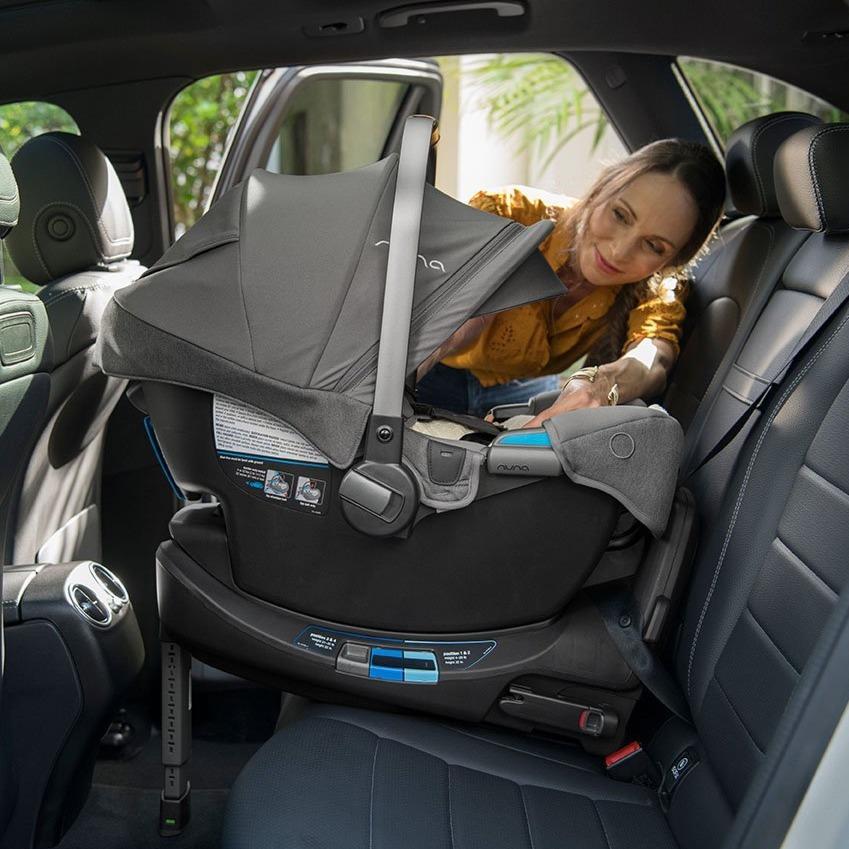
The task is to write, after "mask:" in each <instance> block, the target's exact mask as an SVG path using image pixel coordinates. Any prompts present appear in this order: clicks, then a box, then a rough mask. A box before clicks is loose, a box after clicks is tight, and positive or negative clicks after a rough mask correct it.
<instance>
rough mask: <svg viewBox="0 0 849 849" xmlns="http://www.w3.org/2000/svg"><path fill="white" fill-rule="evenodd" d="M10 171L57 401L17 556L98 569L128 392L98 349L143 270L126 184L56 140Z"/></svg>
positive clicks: (26, 270)
mask: <svg viewBox="0 0 849 849" xmlns="http://www.w3.org/2000/svg"><path fill="white" fill-rule="evenodd" d="M12 169H13V171H14V174H15V177H16V179H17V181H18V186H19V189H20V193H21V211H20V219H19V223H18V227H17V228H16V229H15V230H14V231H13V232H12V234H11V235H10V237H9V238H8V240H7V245H8V249H9V253H10V255H11V256H12V259H13V260H14V262H15V264H16V265H17V267H18V269H19V270H20V272H21V274H23V275H24V276H25V277H26V278H27V279H29V280H30V281H32V282H33V283H35V284H37V285H38V286H40V287H41V289H40V291H39V293H38V297H39V299H40V301H41V302H42V303H43V305H44V307H45V309H46V311H47V318H48V321H49V338H48V343H47V352H46V355H45V358H46V364H47V365H46V370H47V371H48V372H49V376H50V394H49V401H48V404H47V409H46V411H45V416H44V417H43V418H42V419H41V420H40V421H39V422H38V424H36V425H35V427H36V428H37V432H38V438H37V441H36V444H35V446H34V448H33V449H32V451H31V453H30V454H29V457H28V459H27V465H26V471H25V473H24V476H23V481H22V484H21V486H20V491H19V494H18V496H17V503H16V504H15V505H14V509H13V512H14V532H13V539H11V540H10V539H7V540H6V549H7V557H8V556H10V558H11V562H13V563H25V562H38V561H42V562H44V561H57V560H65V561H67V560H75V559H83V558H90V559H94V560H97V559H99V557H100V547H101V543H100V539H101V537H100V518H99V506H98V505H99V499H100V494H99V489H100V468H101V461H102V453H103V442H104V438H105V428H106V423H107V420H108V418H109V415H110V413H111V412H112V410H113V409H114V407H115V405H116V404H117V402H118V400H119V398H120V396H121V393H122V392H123V390H124V388H125V383H124V382H123V381H121V380H116V379H114V378H109V377H106V376H105V375H104V374H103V373H102V372H101V371H100V370H99V369H98V368H97V367H96V366H95V364H94V363H93V361H92V353H93V345H94V342H95V340H96V338H97V334H98V331H99V327H100V319H101V315H102V313H103V310H104V308H105V306H106V304H107V303H108V301H109V299H110V298H111V297H112V293H113V292H115V291H116V290H117V289H119V288H121V287H122V286H125V285H126V284H128V283H130V282H132V281H133V280H135V278H136V277H138V276H139V274H141V273H142V271H143V270H144V268H143V267H142V266H140V265H139V264H138V263H137V262H135V261H133V260H130V259H128V257H129V256H130V253H131V252H132V249H133V222H132V217H131V215H130V210H129V207H128V205H127V201H126V198H125V196H124V192H123V189H122V187H121V183H120V180H119V179H118V176H117V174H116V173H115V170H114V168H113V167H112V165H111V163H110V162H109V160H108V159H107V158H106V157H105V156H104V154H103V153H102V152H101V151H100V150H99V148H98V147H97V146H96V145H94V144H93V143H92V142H90V141H88V140H86V139H84V138H81V137H80V136H75V135H71V134H69V133H58V132H56V133H46V134H44V135H41V136H37V137H36V138H33V139H31V140H30V141H28V142H27V143H26V144H24V145H23V147H21V149H20V150H19V151H18V152H17V154H16V155H15V157H14V159H13V160H12ZM31 426H32V425H31Z"/></svg>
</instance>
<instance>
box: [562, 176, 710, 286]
mask: <svg viewBox="0 0 849 849" xmlns="http://www.w3.org/2000/svg"><path fill="white" fill-rule="evenodd" d="M697 217H698V210H697V209H696V204H695V201H694V200H693V198H692V196H691V195H690V193H689V191H687V189H686V188H685V186H684V185H683V183H681V182H680V181H679V180H678V178H677V177H675V176H673V175H671V174H659V173H656V172H649V173H648V174H643V175H641V176H639V177H637V178H635V179H634V180H632V181H631V182H630V183H628V185H627V186H625V188H624V189H622V191H620V192H619V193H617V194H615V195H614V196H613V197H611V198H609V199H608V200H606V201H604V202H603V203H599V204H597V205H596V206H595V208H594V209H592V211H591V212H590V216H589V219H588V220H587V225H586V227H585V229H584V232H583V233H582V234H581V239H580V243H579V246H578V256H577V259H578V267H579V269H580V272H581V274H582V275H583V277H584V278H585V279H586V280H587V282H589V283H592V285H593V286H618V285H620V284H622V283H636V282H637V281H639V280H645V279H646V278H647V277H650V276H651V275H652V274H654V273H655V272H656V271H659V270H660V269H662V268H667V267H670V266H671V265H672V263H673V260H674V259H675V257H676V256H677V254H678V252H679V251H680V250H681V248H682V247H683V246H684V245H685V244H686V243H687V242H688V241H689V239H690V236H691V234H692V232H693V228H694V227H695V226H696V220H697Z"/></svg>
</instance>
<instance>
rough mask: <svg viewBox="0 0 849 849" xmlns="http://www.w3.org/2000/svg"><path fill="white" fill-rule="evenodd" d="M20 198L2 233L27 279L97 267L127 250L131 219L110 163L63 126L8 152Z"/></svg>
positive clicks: (41, 281)
mask: <svg viewBox="0 0 849 849" xmlns="http://www.w3.org/2000/svg"><path fill="white" fill-rule="evenodd" d="M12 169H13V171H14V172H15V177H16V179H17V181H18V187H19V189H20V193H21V198H22V203H21V211H20V216H19V220H18V226H17V227H16V228H15V229H14V230H13V231H12V233H11V234H10V235H9V238H8V240H7V245H8V247H9V253H10V254H11V256H12V259H13V260H14V262H15V265H17V266H18V269H19V270H20V272H21V274H23V275H24V276H25V277H26V278H28V279H29V280H31V281H32V282H33V283H38V284H39V285H44V284H45V283H49V282H50V281H51V280H56V279H57V278H59V277H65V276H66V275H68V274H74V273H75V272H78V271H86V270H88V269H93V268H102V267H104V266H107V265H109V264H110V263H113V262H116V261H118V260H122V259H125V258H126V257H128V256H129V255H130V252H131V251H132V249H133V219H132V217H131V216H130V209H129V207H128V206H127V199H126V197H125V196H124V190H123V189H122V188H121V182H120V180H119V179H118V175H117V174H116V173H115V169H114V168H113V167H112V163H110V162H109V160H108V159H107V158H106V157H105V156H104V155H103V152H102V151H101V150H100V148H98V147H97V145H95V144H92V143H91V142H90V141H88V140H86V139H84V138H81V137H80V136H75V135H72V134H70V133H45V134H44V135H41V136H36V137H35V138H33V139H30V140H29V141H28V142H27V143H26V144H25V145H24V146H23V147H22V148H21V149H20V150H19V151H18V152H17V153H16V154H15V156H14V157H13V158H12Z"/></svg>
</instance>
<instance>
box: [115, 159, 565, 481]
mask: <svg viewBox="0 0 849 849" xmlns="http://www.w3.org/2000/svg"><path fill="white" fill-rule="evenodd" d="M397 168H398V157H397V156H396V155H392V156H389V157H387V158H386V159H383V160H381V161H380V162H377V163H375V164H374V165H369V166H367V167H365V168H361V169H359V170H357V171H352V172H345V173H339V174H327V175H322V176H307V177H298V176H288V175H277V174H270V173H267V172H264V171H256V172H254V173H253V175H252V176H251V177H250V178H249V179H248V180H246V181H245V182H244V183H242V184H240V185H239V186H236V187H235V188H233V189H231V190H230V191H229V192H228V193H227V194H225V195H224V196H223V197H222V198H221V199H220V200H219V201H218V202H217V203H216V204H214V205H213V206H212V208H211V209H210V210H209V212H208V213H207V214H206V215H204V216H203V218H201V220H200V221H199V222H198V223H197V224H196V225H195V226H194V227H192V228H191V229H190V230H189V231H188V232H187V233H186V234H185V235H184V236H183V237H182V238H181V239H180V240H179V241H178V242H177V243H176V244H175V245H174V246H173V247H172V248H171V249H170V250H168V251H167V252H166V253H165V254H164V256H163V257H162V259H161V260H160V261H159V262H158V263H156V265H154V266H153V267H152V268H151V269H150V270H148V271H147V273H146V274H144V275H143V276H142V277H141V278H140V279H139V280H138V281H137V282H136V283H134V284H132V285H130V286H128V287H126V288H124V289H122V290H121V291H120V292H118V293H116V295H115V297H114V298H113V300H112V301H111V302H110V305H109V307H108V308H107V311H106V313H105V315H104V319H103V327H102V331H101V334H100V338H99V342H98V345H99V360H100V363H101V366H102V368H103V370H104V371H105V372H106V373H107V374H113V375H116V376H121V377H126V378H134V379H150V380H157V381H166V382H169V383H177V384H181V385H184V386H189V387H195V388H200V389H205V390H208V391H211V392H216V393H219V394H222V395H227V396H229V397H231V398H233V399H236V400H238V401H242V402H244V403H247V404H250V405H252V406H254V407H257V408H259V409H261V410H264V411H266V412H267V413H270V414H271V415H273V416H275V417H277V418H279V419H282V420H283V421H285V422H288V423H289V424H291V425H292V426H293V427H294V428H296V429H297V430H298V431H300V432H301V433H302V434H303V435H304V436H305V437H307V438H308V439H309V440H310V441H311V442H313V443H314V444H315V446H316V447H317V448H318V449H319V450H320V451H321V452H322V453H324V454H325V455H326V456H327V457H328V458H329V459H330V461H331V462H332V463H333V464H334V465H337V466H339V467H346V466H348V465H350V463H351V462H352V461H353V459H354V457H355V455H356V453H357V451H358V448H359V445H360V442H361V439H362V436H363V432H364V429H365V426H366V422H367V419H368V416H369V412H370V410H371V405H372V401H373V397H374V381H375V370H376V363H377V352H378V343H379V336H380V319H381V305H382V302H383V289H384V283H385V274H386V261H387V255H388V245H389V242H388V240H389V225H390V218H391V213H392V203H393V197H394V187H395V180H396V174H397ZM552 226H553V225H552V224H551V223H550V222H540V223H538V224H535V225H533V226H532V227H523V226H522V225H520V224H517V223H516V222H513V221H510V220H508V219H505V218H500V217H498V216H495V215H490V214H489V213H485V212H481V211H480V210H477V209H474V208H472V207H469V206H467V205H465V204H463V203H460V202H458V201H456V200H454V199H452V198H450V197H448V196H447V195H445V194H443V193H441V192H439V191H438V190H436V189H434V188H433V187H432V186H429V185H428V186H427V187H426V189H425V196H424V207H423V212H422V222H421V236H420V241H419V256H418V262H417V266H416V267H417V272H416V278H415V295H414V302H413V313H412V322H411V327H410V343H409V353H408V358H407V371H408V373H412V371H413V370H414V369H415V367H416V366H417V365H418V364H419V363H421V362H422V361H423V360H424V359H426V358H427V356H428V355H429V354H430V353H432V352H433V351H434V350H435V349H436V348H437V347H438V346H439V345H440V344H441V343H442V342H443V341H444V340H445V339H447V338H448V337H449V336H450V335H451V334H452V333H453V332H454V331H455V330H456V329H457V328H458V327H459V326H460V325H461V324H462V323H463V322H464V321H465V320H466V319H468V318H469V317H471V316H473V315H475V314H484V313H489V312H495V311H497V310H502V309H506V308H509V307H512V306H516V305H519V304H522V303H527V302H530V301H535V300H540V299H543V298H549V297H552V296H554V295H557V294H559V293H561V292H562V291H563V289H562V284H561V283H560V281H559V280H558V278H557V277H556V275H555V274H554V273H553V272H552V271H551V269H550V268H549V266H548V264H547V263H546V262H545V260H544V259H543V257H542V255H541V254H540V253H539V251H538V250H537V247H538V246H539V244H540V243H541V242H542V241H543V239H545V237H546V236H547V235H548V234H549V232H550V231H551V228H552Z"/></svg>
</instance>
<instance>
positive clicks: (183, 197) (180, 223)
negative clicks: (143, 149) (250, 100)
mask: <svg viewBox="0 0 849 849" xmlns="http://www.w3.org/2000/svg"><path fill="white" fill-rule="evenodd" d="M256 74H257V72H256V71H238V72H236V73H233V74H218V75H216V76H213V77H206V78H205V79H202V80H198V81H197V82H195V83H192V85H190V86H188V87H187V88H184V89H183V90H182V91H181V92H180V93H179V94H178V95H177V97H176V98H175V99H174V103H173V104H172V106H171V120H170V127H169V129H170V152H171V174H172V176H173V184H172V185H173V193H174V220H175V224H176V231H177V234H178V235H179V234H180V233H182V232H184V231H185V230H186V229H188V228H189V227H191V226H192V224H194V223H195V221H197V219H198V218H200V216H201V214H202V213H203V210H204V206H205V204H206V202H207V200H208V198H209V193H210V191H211V189H212V185H213V182H214V181H215V175H216V173H217V172H218V169H219V168H220V167H221V160H222V156H223V154H224V150H225V147H226V145H227V138H228V136H229V134H230V131H231V130H232V128H233V126H234V124H235V123H236V119H237V118H238V116H239V112H240V110H241V108H242V105H243V104H244V102H245V98H246V97H247V94H248V91H249V90H250V87H251V85H252V84H253V81H254V79H255V77H256Z"/></svg>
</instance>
